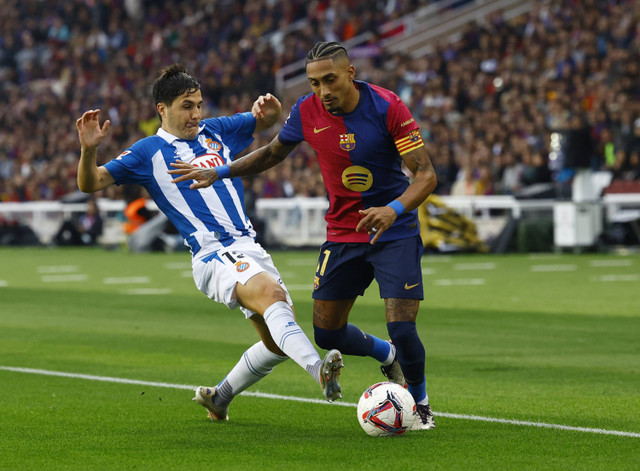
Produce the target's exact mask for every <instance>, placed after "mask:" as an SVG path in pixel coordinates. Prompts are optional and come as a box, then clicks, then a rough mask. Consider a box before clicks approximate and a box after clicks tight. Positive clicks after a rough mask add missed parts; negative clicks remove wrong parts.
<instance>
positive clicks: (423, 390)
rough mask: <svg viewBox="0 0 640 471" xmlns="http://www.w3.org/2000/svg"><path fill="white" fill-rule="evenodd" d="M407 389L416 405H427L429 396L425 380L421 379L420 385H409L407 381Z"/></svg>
mask: <svg viewBox="0 0 640 471" xmlns="http://www.w3.org/2000/svg"><path fill="white" fill-rule="evenodd" d="M407 389H408V390H409V392H410V393H411V395H412V396H413V399H414V400H415V401H416V404H418V403H419V402H423V403H424V404H429V396H427V380H426V379H423V380H422V382H421V383H420V384H411V383H409V382H408V381H407Z"/></svg>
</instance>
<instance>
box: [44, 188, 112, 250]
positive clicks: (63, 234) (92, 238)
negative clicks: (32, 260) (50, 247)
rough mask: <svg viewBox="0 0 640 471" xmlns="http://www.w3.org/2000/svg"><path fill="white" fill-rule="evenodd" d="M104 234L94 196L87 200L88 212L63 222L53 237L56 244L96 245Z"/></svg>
mask: <svg viewBox="0 0 640 471" xmlns="http://www.w3.org/2000/svg"><path fill="white" fill-rule="evenodd" d="M101 235H102V217H101V216H100V211H99V210H98V205H97V204H96V202H95V200H94V199H93V198H91V199H89V200H88V201H87V210H86V212H84V213H82V214H79V215H74V216H73V217H72V218H71V219H68V220H66V221H64V222H63V223H62V226H61V227H60V229H59V230H58V232H57V233H56V235H55V236H54V237H53V243H54V244H55V245H59V246H64V245H95V244H96V243H97V241H98V237H100V236H101Z"/></svg>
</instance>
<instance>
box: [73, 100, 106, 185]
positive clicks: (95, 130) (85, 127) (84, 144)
mask: <svg viewBox="0 0 640 471" xmlns="http://www.w3.org/2000/svg"><path fill="white" fill-rule="evenodd" d="M99 114H100V110H89V111H87V112H85V113H84V114H83V115H82V117H80V118H78V120H77V121H76V128H77V129H78V138H79V139H80V149H81V150H80V161H79V162H78V188H80V191H83V192H85V193H93V192H95V191H98V190H101V189H103V188H105V187H107V186H109V185H111V184H112V183H113V182H114V180H113V177H112V176H111V174H110V173H109V172H108V170H107V169H106V168H104V167H98V166H97V163H96V160H97V154H98V146H99V145H100V143H101V142H102V140H103V139H104V138H105V136H106V135H107V130H108V129H109V125H110V124H111V122H110V121H109V120H106V121H105V122H104V124H103V125H102V126H100V121H99V120H98V115H99Z"/></svg>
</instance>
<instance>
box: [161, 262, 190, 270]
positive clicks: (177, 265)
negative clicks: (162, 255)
mask: <svg viewBox="0 0 640 471" xmlns="http://www.w3.org/2000/svg"><path fill="white" fill-rule="evenodd" d="M164 267H165V268H166V269H167V270H186V269H187V268H189V269H191V264H190V263H187V262H171V263H165V265H164Z"/></svg>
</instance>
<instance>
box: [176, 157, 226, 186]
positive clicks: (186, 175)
mask: <svg viewBox="0 0 640 471" xmlns="http://www.w3.org/2000/svg"><path fill="white" fill-rule="evenodd" d="M171 166H172V167H174V168H175V170H167V173H169V174H171V175H181V176H179V177H177V178H174V179H173V180H172V181H171V183H180V182H184V181H187V180H195V182H193V183H192V184H191V185H189V188H191V189H192V190H197V189H199V188H207V187H208V186H211V185H213V182H215V181H216V180H218V172H216V169H215V167H214V168H202V167H196V166H195V165H191V164H189V163H187V162H183V161H181V160H176V161H175V162H171Z"/></svg>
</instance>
